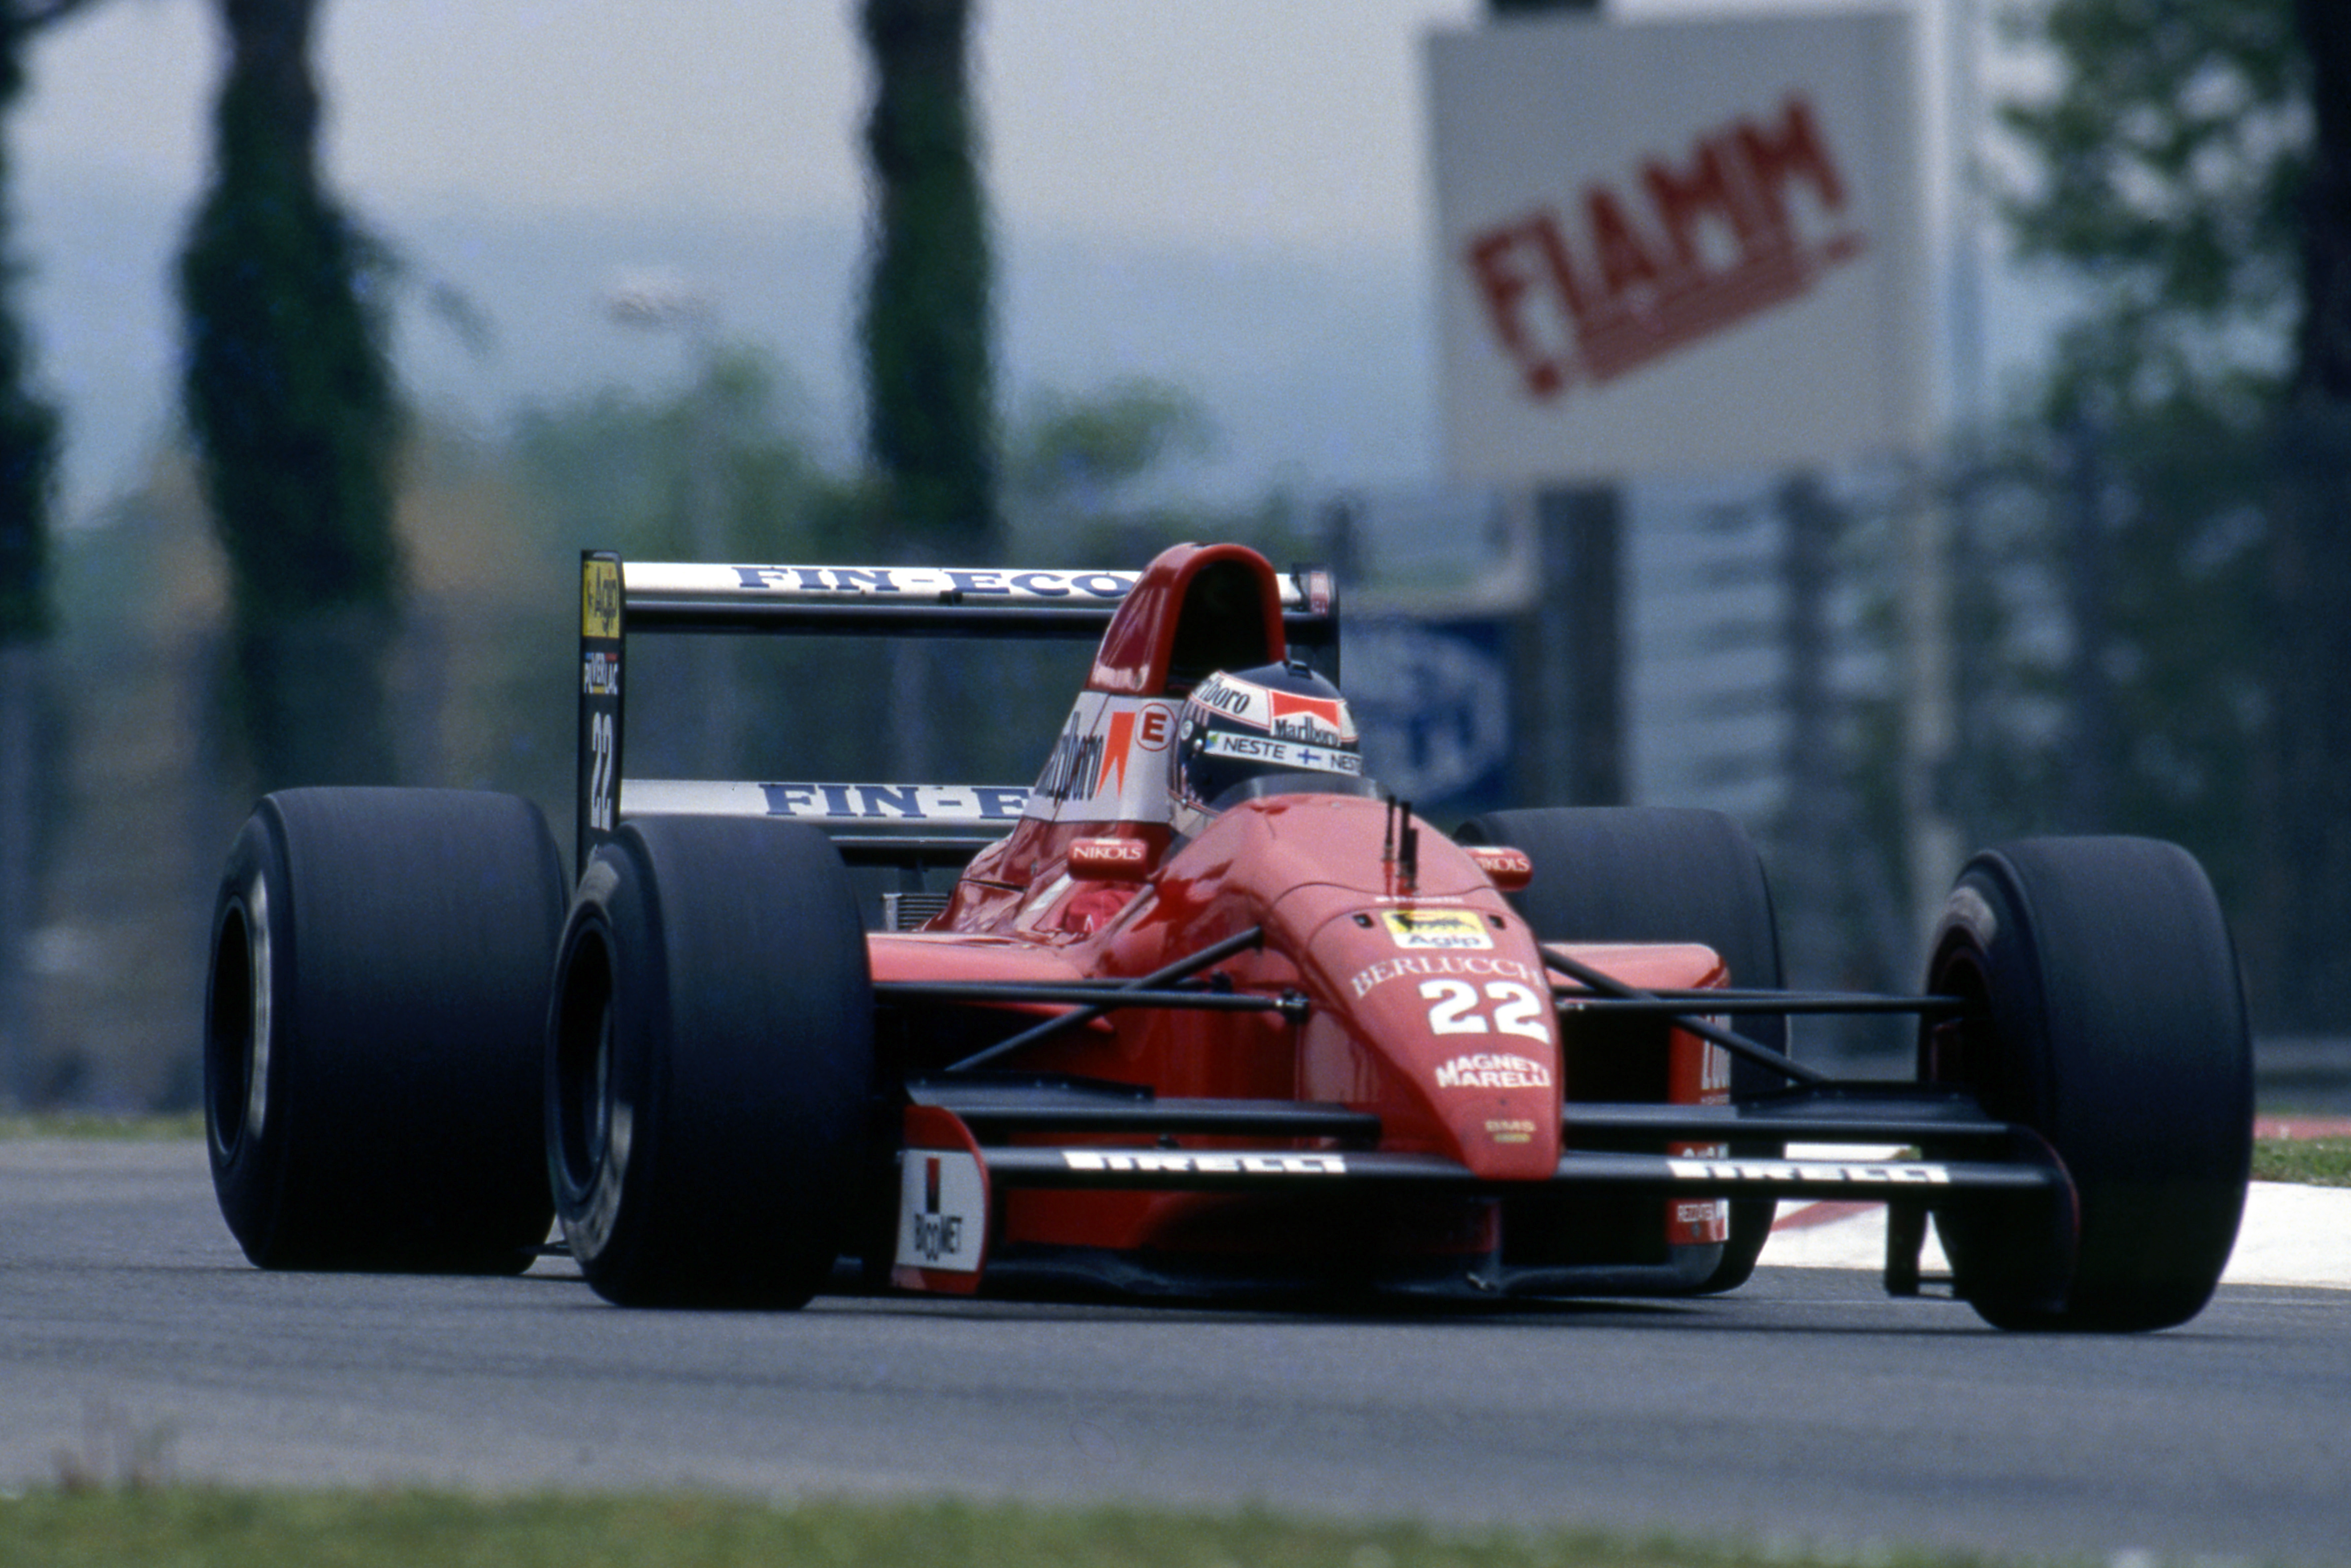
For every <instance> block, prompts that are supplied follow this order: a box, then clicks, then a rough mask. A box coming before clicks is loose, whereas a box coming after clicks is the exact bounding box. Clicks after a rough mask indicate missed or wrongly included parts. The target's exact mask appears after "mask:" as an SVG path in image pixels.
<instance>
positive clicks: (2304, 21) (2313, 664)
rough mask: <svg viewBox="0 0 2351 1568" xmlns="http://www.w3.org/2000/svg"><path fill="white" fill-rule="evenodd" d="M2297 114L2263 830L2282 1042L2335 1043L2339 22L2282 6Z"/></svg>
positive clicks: (2343, 369)
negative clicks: (2295, 235) (2300, 154)
mask: <svg viewBox="0 0 2351 1568" xmlns="http://www.w3.org/2000/svg"><path fill="white" fill-rule="evenodd" d="M2294 18H2295V22H2296V25H2297V29H2298V32H2299V36H2300V37H2301V41H2302V47H2303V50H2304V55H2305V57H2306V59H2307V68H2308V71H2309V78H2308V82H2309V88H2308V90H2309V93H2310V103H2311V109H2312V123H2311V133H2312V134H2311V140H2310V166H2309V172H2308V176H2307V178H2306V180H2305V182H2304V184H2303V187H2302V191H2301V202H2300V217H2301V220H2302V234H2301V239H2302V244H2301V247H2300V258H2301V262H2302V269H2301V282H2302V314H2301V318H2300V321H2299V323H2298V326H2297V329H2296V332H2295V337H2294V370H2293V377H2292V380H2291V382H2290V383H2289V388H2288V395H2287V406H2286V413H2285V419H2284V428H2283V453H2284V463H2283V469H2284V472H2283V485H2282V490H2283V496H2282V499H2281V504H2280V505H2279V508H2278V540H2277V545H2276V546H2275V548H2274V549H2273V551H2272V556H2271V563H2270V566H2271V571H2270V582H2271V602H2272V607H2273V617H2274V619H2275V625H2276V628H2277V629H2278V631H2279V633H2280V634H2281V635H2279V636H2278V637H2277V638H2276V639H2275V640H2274V643H2273V648H2274V650H2275V652H2274V663H2273V671H2274V674H2273V681H2272V689H2273V692H2274V701H2275V703H2276V712H2277V715H2278V722H2277V724H2276V726H2275V735H2276V748H2275V756H2276V762H2275V764H2274V765H2275V768H2276V805H2275V809H2274V810H2273V811H2271V812H2269V813H2267V814H2266V816H2265V820H2266V821H2267V822H2268V823H2269V825H2270V827H2271V832H2272V835H2273V836H2272V838H2271V840H2270V854H2269V856H2268V857H2267V860H2268V864H2269V866H2270V867H2271V871H2272V876H2273V880H2274V884H2275V885H2274V888H2273V898H2272V904H2273V908H2274V909H2276V911H2277V913H2276V915H2275V917H2274V919H2275V921H2276V929H2277V931H2278V934H2279V938H2280V940H2281V941H2282V942H2283V943H2285V944H2290V948H2291V950H2292V951H2293V952H2294V955H2295V959H2294V962H2292V963H2290V964H2287V965H2285V966H2283V972H2282V973H2281V974H2280V975H2279V976H2278V977H2277V979H2278V982H2279V991H2280V994H2279V997H2278V1002H2279V1007H2280V1011H2281V1012H2282V1014H2283V1017H2284V1019H2285V1020H2286V1021H2287V1022H2288V1023H2290V1024H2291V1025H2293V1026H2294V1027H2296V1028H2299V1029H2304V1030H2311V1031H2322V1030H2323V1031H2325V1032H2327V1033H2335V1034H2341V1033H2345V1032H2346V1030H2351V897H2346V894H2345V889H2346V888H2351V701H2345V698H2344V692H2345V691H2346V690H2351V608H2347V607H2351V7H2346V5H2343V3H2342V0H2297V3H2296V5H2295V6H2294Z"/></svg>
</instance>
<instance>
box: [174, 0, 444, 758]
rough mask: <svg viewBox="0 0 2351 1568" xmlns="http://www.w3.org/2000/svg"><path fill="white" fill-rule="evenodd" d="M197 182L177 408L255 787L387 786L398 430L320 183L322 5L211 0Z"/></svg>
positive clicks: (371, 310) (381, 363) (366, 303)
mask: <svg viewBox="0 0 2351 1568" xmlns="http://www.w3.org/2000/svg"><path fill="white" fill-rule="evenodd" d="M219 5H220V14H221V18H222V21H223V23H224V25H225V30H226V36H227V39H228V67H227V73H226V77H225V80H224V82H223V84H222V87H221V93H220V99H219V102H218V104H217V106H216V108H215V109H214V118H213V130H214V150H213V172H212V185H211V189H210V190H209V192H207V193H206V195H205V197H204V202H203V204H202V205H201V206H200V207H199V209H198V210H197V213H196V216H195V220H194V223H193V225H192V227H191V229H190V232H189V235H188V240H187V244H186V248H185V250H184V251H183V253H182V255H181V258H180V280H179V281H180V301H181V306H182V309H183V314H184V332H185V343H184V353H185V360H184V370H183V375H184V381H183V388H184V395H185V399H186V408H187V415H188V422H189V426H190V428H191V429H192V431H193V432H194V435H195V439H196V442H197V446H198V449H199V452H200V456H201V460H202V471H203V481H204V496H205V501H206V504H207V505H208V507H209V508H210V510H211V513H212V518H213V525H214V530H215V532H216V533H217V534H218V535H219V537H220V541H221V545H222V547H223V549H224V551H225V554H226V556H227V560H228V565H229V572H230V635H231V644H232V660H233V670H234V674H235V680H234V689H235V701H236V702H237V703H238V705H239V712H240V717H241V720H242V727H243V732H244V734H245V737H246V743H247V747H248V750H249V753H250V756H251V759H252V761H253V762H254V763H255V765H256V769H257V771H258V774H259V783H260V784H261V785H262V786H263V787H264V788H276V787H278V786H281V785H285V784H322V783H342V782H368V781H372V782H379V783H381V782H389V781H390V779H391V776H392V772H393V748H392V730H391V725H390V721H389V719H388V717H387V715H386V713H385V711H384V708H385V697H384V692H385V684H384V683H385V674H386V671H385V661H386V659H387V656H388V649H389V645H390V640H391V638H392V634H393V632H394V629H395V627H396V622H397V617H398V606H399V597H400V592H401V578H400V561H399V551H398V547H397V544H396V541H395V539H394V536H393V531H392V478H391V469H392V458H393V452H394V445H395V441H396V439H397V434H398V410H397V408H396V405H395V399H394V392H393V387H392V372H391V368H390V365H389V363H388V361H387V358H386V356H385V351H384V347H383V344H384V336H385V322H384V319H383V305H382V299H381V292H382V291H381V284H382V282H383V278H382V276H381V271H382V269H381V266H380V265H379V263H380V261H381V255H380V253H379V252H378V250H377V248H376V247H375V245H374V244H373V243H372V242H371V240H370V239H369V238H368V237H367V236H366V235H365V234H362V233H361V232H360V229H359V228H358V227H357V226H356V225H355V224H354V223H352V222H351V221H350V219H349V218H348V217H346V216H345V214H344V213H343V212H342V211H341V209H340V207H339V206H338V205H337V204H336V202H335V201H334V200H333V198H332V197H331V196H330V195H329V193H328V192H327V191H326V189H325V187H324V185H323V183H322V182H321V180H320V177H319V167H318V136H319V92H318V88H317V86H316V84H315V82H314V80H313V78H312V75H311V70H310V62H309V48H310V39H311V34H312V28H313V24H314V22H315V20H316V17H317V13H318V0H219Z"/></svg>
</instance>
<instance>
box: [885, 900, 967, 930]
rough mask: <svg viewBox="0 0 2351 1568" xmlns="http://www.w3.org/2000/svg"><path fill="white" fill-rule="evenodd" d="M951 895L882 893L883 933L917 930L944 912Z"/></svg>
mask: <svg viewBox="0 0 2351 1568" xmlns="http://www.w3.org/2000/svg"><path fill="white" fill-rule="evenodd" d="M953 897H954V895H953V894H951V893H884V894H883V895H882V929H883V930H885V931H913V930H919V929H922V928H923V926H924V925H925V923H927V922H928V921H929V920H930V919H931V918H932V917H933V916H935V915H941V914H945V913H946V907H947V900H948V899H949V898H953Z"/></svg>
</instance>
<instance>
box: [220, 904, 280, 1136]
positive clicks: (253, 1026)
mask: <svg viewBox="0 0 2351 1568" xmlns="http://www.w3.org/2000/svg"><path fill="white" fill-rule="evenodd" d="M270 968H271V962H270V944H269V910H268V895H267V894H266V892H264V891H263V888H262V884H261V881H260V879H259V878H258V877H256V878H255V880H254V882H253V885H252V886H251V887H249V888H246V890H245V892H244V893H243V894H242V895H240V896H239V897H238V898H235V899H234V900H232V901H231V902H230V904H229V906H228V908H227V909H226V910H225V912H224V913H223V915H222V917H221V928H220V936H219V939H218V940H217V941H216V942H215V943H214V955H213V993H212V1009H211V1012H212V1016H211V1017H210V1019H209V1020H208V1021H207V1027H206V1029H205V1034H206V1042H205V1044H206V1049H207V1051H208V1052H209V1054H211V1056H212V1064H213V1075H212V1087H211V1091H210V1100H211V1111H212V1116H211V1121H212V1135H213V1146H214V1148H215V1149H216V1150H217V1151H218V1152H219V1153H220V1155H221V1156H222V1157H223V1158H233V1157H234V1156H235V1154H236V1152H237V1150H238V1149H239V1148H240V1147H243V1146H244V1144H245V1143H246V1140H247V1139H249V1138H257V1137H260V1136H261V1134H262V1129H263V1127H264V1125H265V1124H266V1122H267V1120H268V1115H269V1054H270V1044H271V1028H270V1011H269V997H270Z"/></svg>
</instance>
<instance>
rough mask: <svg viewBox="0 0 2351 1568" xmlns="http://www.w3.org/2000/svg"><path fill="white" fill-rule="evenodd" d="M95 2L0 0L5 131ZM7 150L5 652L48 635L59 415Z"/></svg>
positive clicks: (1, 331)
mask: <svg viewBox="0 0 2351 1568" xmlns="http://www.w3.org/2000/svg"><path fill="white" fill-rule="evenodd" d="M87 3H88V0H47V4H33V3H29V0H0V126H5V124H6V123H7V119H8V116H9V114H10V112H11V111H13V110H14V109H16V100H17V99H19V98H20V97H22V96H23V94H24V90H25V86H26V63H25V56H26V51H27V49H29V48H30V47H31V45H32V41H33V38H34V36H35V35H36V34H37V33H39V32H40V31H41V29H43V28H44V27H47V26H49V25H50V24H51V23H54V22H57V21H60V20H62V19H63V18H64V17H65V16H68V14H70V13H72V12H74V11H78V10H79V9H81V7H82V6H83V5H85V4H87ZM10 172H11V170H10V167H9V160H8V147H7V141H6V139H5V136H0V646H5V645H7V644H10V643H19V642H37V641H39V640H41V639H44V638H46V637H47V635H48V631H49V605H48V597H47V575H48V512H49V504H50V500H51V496H52V493H53V492H54V490H55V487H56V481H57V431H58V421H57V410H56V409H55V408H53V407H51V406H50V405H49V403H48V402H47V401H46V400H44V399H42V398H41V397H40V395H39V394H38V393H37V392H35V391H34V390H33V389H32V387H31V385H30V382H31V375H32V349H31V346H30V345H29V344H28V343H27V341H26V334H25V329H24V327H23V326H22V324H21V323H20V322H19V321H18V320H17V317H16V292H17V289H16V286H17V283H18V282H19V280H20V279H21V277H22V275H23V272H22V269H21V268H20V267H19V266H18V265H17V263H16V249H15V245H14V243H13V241H14V231H15V228H16V212H15V208H14V206H13V204H12V203H11V202H10V201H9V192H8V177H9V174H10Z"/></svg>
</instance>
